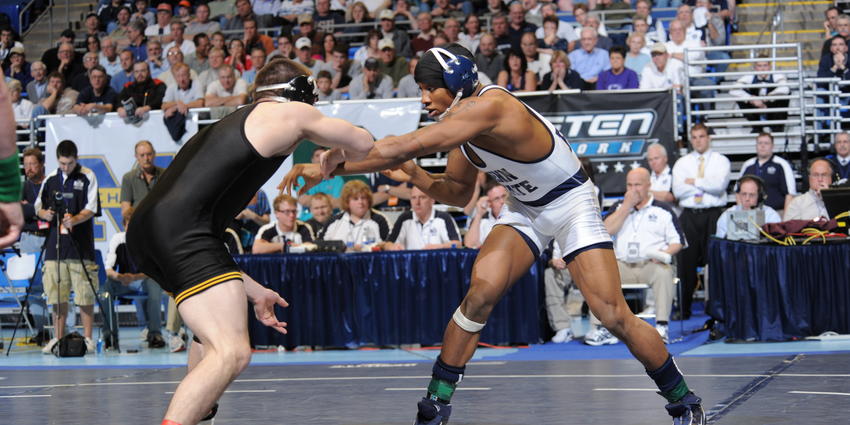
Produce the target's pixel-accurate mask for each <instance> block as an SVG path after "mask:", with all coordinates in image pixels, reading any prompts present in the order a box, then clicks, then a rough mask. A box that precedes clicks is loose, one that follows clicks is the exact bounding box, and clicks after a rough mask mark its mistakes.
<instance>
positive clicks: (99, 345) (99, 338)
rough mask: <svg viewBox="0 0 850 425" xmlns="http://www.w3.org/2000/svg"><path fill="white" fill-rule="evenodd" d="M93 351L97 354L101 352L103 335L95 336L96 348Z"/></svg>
mask: <svg viewBox="0 0 850 425" xmlns="http://www.w3.org/2000/svg"><path fill="white" fill-rule="evenodd" d="M95 351H96V352H97V355H101V354H103V337H102V336H101V337H98V338H97V349H96V350H95Z"/></svg>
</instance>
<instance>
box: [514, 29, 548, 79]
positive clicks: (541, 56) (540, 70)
mask: <svg viewBox="0 0 850 425" xmlns="http://www.w3.org/2000/svg"><path fill="white" fill-rule="evenodd" d="M519 47H520V49H521V50H522V54H523V55H525V60H526V61H528V70H529V71H531V72H533V73H535V74H537V80H538V81H540V80H542V79H543V76H544V75H546V74H548V73H549V71H551V70H552V69H551V68H550V65H549V62H550V61H551V60H552V56H551V55H549V54H546V53H540V52H539V51H537V38H535V37H534V34H532V33H530V32H527V33H525V34H523V35H522V37H521V38H520V42H519Z"/></svg>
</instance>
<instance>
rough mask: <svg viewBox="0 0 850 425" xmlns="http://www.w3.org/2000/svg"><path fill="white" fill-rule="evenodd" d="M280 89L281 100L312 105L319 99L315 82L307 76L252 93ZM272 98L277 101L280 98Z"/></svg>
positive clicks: (265, 87)
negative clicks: (281, 93)
mask: <svg viewBox="0 0 850 425" xmlns="http://www.w3.org/2000/svg"><path fill="white" fill-rule="evenodd" d="M280 89H283V96H282V99H285V100H290V101H294V102H303V103H306V104H308V105H312V104H314V103H316V100H317V99H318V98H319V89H318V88H317V87H316V82H315V81H314V80H313V77H310V76H307V75H299V76H297V77H295V78H293V79H291V80H289V82H288V83H280V84H269V85H267V86H260V87H257V88H256V89H254V91H256V92H261V91H268V90H280ZM274 98H275V100H278V101H280V100H281V97H280V96H275V97H274Z"/></svg>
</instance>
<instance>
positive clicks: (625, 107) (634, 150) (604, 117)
mask: <svg viewBox="0 0 850 425" xmlns="http://www.w3.org/2000/svg"><path fill="white" fill-rule="evenodd" d="M521 99H522V100H523V101H524V102H526V103H528V105H529V106H531V107H533V108H534V109H536V110H537V111H538V112H540V113H541V114H542V115H543V116H544V117H546V118H547V119H548V120H549V121H551V122H552V123H553V124H555V127H556V128H558V129H559V130H560V131H561V133H562V134H563V135H564V137H566V138H567V140H568V141H569V142H570V146H572V148H573V151H575V153H576V154H577V155H578V156H579V157H587V158H588V159H589V160H590V161H591V163H592V165H593V172H594V174H595V177H594V180H595V181H596V184H597V185H599V186H600V187H601V188H602V190H603V192H605V194H606V195H611V194H618V193H623V192H625V188H626V173H628V172H629V170H631V169H633V168H637V167H640V166H644V167H646V162H645V157H646V148H647V147H648V146H649V145H650V144H652V143H661V144H662V145H664V147H665V148H667V152H668V155H669V156H670V158H669V161H670V165H671V167H672V164H673V162H674V161H675V158H674V156H673V155H675V152H676V149H675V148H674V147H675V143H676V141H675V131H676V130H675V120H674V116H673V97H672V93H671V92H670V91H647V92H639V93H635V92H586V93H575V94H557V95H554V94H544V95H539V96H523V97H522V98H521Z"/></svg>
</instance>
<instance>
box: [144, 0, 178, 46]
mask: <svg viewBox="0 0 850 425" xmlns="http://www.w3.org/2000/svg"><path fill="white" fill-rule="evenodd" d="M171 17H172V14H171V5H170V4H168V3H160V4H159V5H158V6H157V7H156V23H155V24H153V25H149V26H148V27H147V28H145V37H152V38H153V39H155V40H159V41H160V42H161V43H163V44H165V43H168V42H170V41H171V40H172V39H173V38H172V36H171V26H170V25H169V24H171Z"/></svg>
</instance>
